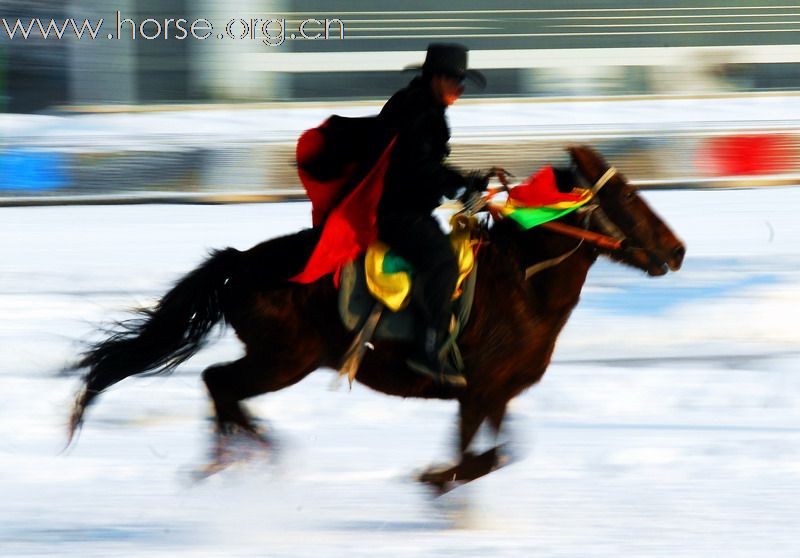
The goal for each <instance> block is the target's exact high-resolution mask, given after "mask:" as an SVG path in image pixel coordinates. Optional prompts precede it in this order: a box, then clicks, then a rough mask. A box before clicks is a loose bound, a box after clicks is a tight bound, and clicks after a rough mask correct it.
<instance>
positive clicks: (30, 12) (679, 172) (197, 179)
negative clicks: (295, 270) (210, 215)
mask: <svg viewBox="0 0 800 558" xmlns="http://www.w3.org/2000/svg"><path fill="white" fill-rule="evenodd" d="M752 4H753V3H752V2H745V1H737V2H724V1H720V0H704V1H699V2H698V1H688V0H658V1H655V2H650V3H647V4H646V5H643V4H641V3H637V2H630V1H627V0H588V1H582V2H563V1H556V0H551V1H542V2H536V3H532V2H526V1H509V0H504V1H493V2H488V1H485V0H484V1H480V0H452V1H451V2H448V3H447V5H446V6H445V5H444V4H435V3H431V2H422V1H416V0H414V1H409V2H403V3H387V2H382V3H380V4H377V5H370V6H368V7H366V8H365V5H364V3H362V2H356V1H334V2H331V1H326V2H323V1H321V0H316V1H315V0H294V1H292V0H233V1H231V2H226V3H225V5H224V7H223V6H222V5H221V4H220V3H218V2H211V1H210V0H200V1H192V2H189V1H188V0H158V1H156V0H118V1H117V2H114V3H109V2H105V1H101V0H75V1H71V2H70V1H65V2H57V1H52V0H39V1H30V0H26V1H16V0H0V17H2V18H3V21H2V22H0V23H2V26H0V109H2V111H3V113H4V114H3V115H2V116H0V134H2V135H1V136H0V137H1V138H2V144H0V200H2V201H3V202H4V203H43V202H44V201H45V200H49V202H54V201H57V197H60V198H61V199H62V201H66V200H72V199H74V198H76V197H77V198H80V199H82V200H83V201H89V200H90V199H103V200H105V201H109V200H111V199H113V198H115V197H117V198H120V199H122V198H124V199H128V198H130V197H131V196H133V197H138V198H140V199H149V198H148V197H150V198H153V197H154V198H155V199H161V198H164V197H174V196H176V195H177V196H178V197H181V196H183V197H188V198H191V199H202V198H210V199H218V198H219V197H220V196H245V197H248V198H250V199H260V198H261V197H267V198H269V197H273V196H278V197H286V196H289V197H301V196H302V190H301V189H300V188H299V184H298V181H297V178H296V175H295V171H294V167H293V155H294V142H295V141H296V138H297V136H298V134H299V133H300V132H301V131H302V130H304V129H306V128H308V127H311V126H314V125H316V124H318V123H319V122H321V121H322V120H324V118H325V117H326V116H327V115H328V114H330V113H333V112H337V113H340V114H352V115H357V114H373V113H375V112H377V111H378V110H379V109H380V106H381V104H382V102H384V101H385V100H386V99H387V98H388V97H389V96H390V95H391V94H392V93H393V92H394V91H396V90H397V89H399V88H401V87H402V86H403V85H404V84H405V83H407V82H408V80H409V79H410V78H411V77H412V74H410V73H409V72H403V71H401V70H402V69H403V68H404V67H405V66H407V65H410V64H415V63H417V64H418V63H421V61H422V60H423V58H424V51H425V48H426V46H427V44H428V43H430V42H432V41H457V42H461V43H463V44H465V45H467V46H468V47H469V48H470V49H471V53H470V57H471V58H470V65H471V66H472V67H475V68H477V69H480V70H481V71H483V72H484V73H485V74H486V76H487V78H488V82H489V85H488V87H487V88H486V89H485V90H483V91H476V90H469V91H468V92H467V95H466V96H465V98H464V99H463V100H462V101H461V102H460V103H459V104H458V105H456V106H455V107H453V108H452V109H451V111H450V119H451V126H452V128H453V148H454V150H453V158H454V162H455V163H456V164H457V165H460V166H463V167H465V168H479V167H486V166H491V165H502V166H505V167H506V168H509V169H510V170H512V171H513V172H515V173H516V174H518V175H521V176H525V175H527V174H529V173H530V172H532V171H533V170H534V169H535V168H536V167H537V166H538V165H540V164H542V163H544V162H551V161H553V160H555V159H559V158H562V157H563V155H562V146H563V145H564V144H565V143H568V142H576V141H582V142H589V143H592V144H594V145H596V146H597V147H598V148H600V149H601V151H602V152H603V153H604V154H606V156H607V157H608V158H609V159H611V160H613V161H614V163H615V164H616V165H617V166H618V167H619V168H621V169H623V170H624V171H625V172H626V173H627V174H628V176H629V178H632V179H633V180H634V181H635V182H638V183H639V184H640V185H642V186H646V187H664V186H667V187H694V186H698V185H700V186H730V185H734V186H740V185H752V184H765V183H768V184H776V183H793V182H796V179H797V175H798V174H800V147H799V146H800V140H799V139H798V138H800V136H799V135H798V130H799V129H800V108H798V106H797V105H798V103H797V100H798V97H797V96H796V94H797V91H798V89H800V8H797V6H792V5H789V4H788V3H787V2H785V1H781V0H773V1H768V2H762V3H759V5H757V6H754V5H752ZM70 18H71V19H70ZM101 18H102V20H103V23H102V26H101V28H100V29H99V30H98V29H97V25H98V22H99V21H100V19H101ZM181 18H182V19H184V20H185V21H186V22H188V23H185V24H184V27H186V28H188V27H189V25H190V24H191V23H192V22H194V21H197V20H205V21H206V22H208V23H210V24H211V26H212V27H213V30H210V31H208V32H207V34H208V35H209V36H208V38H206V39H199V38H196V37H193V36H192V35H191V34H189V35H188V37H185V38H180V35H181V33H180V32H179V30H178V29H177V28H176V24H175V23H174V22H172V23H171V26H170V25H169V24H166V23H165V22H166V20H168V19H172V20H178V19H181ZM51 19H52V20H53V22H54V24H53V25H54V26H53V27H52V28H51V29H50V31H49V33H48V35H49V36H48V38H46V39H45V38H43V37H42V33H41V28H40V27H39V23H41V25H42V26H43V28H44V29H45V30H47V29H48V25H49V24H50V20H51ZM307 19H313V20H315V21H312V22H311V23H310V24H308V25H307V26H306V27H305V28H304V31H307V35H316V34H318V33H322V32H324V31H325V29H327V30H328V31H329V34H328V37H327V38H325V36H324V35H322V36H320V37H318V38H317V39H316V40H311V39H305V38H303V37H302V36H300V33H299V27H300V24H301V22H302V21H304V20H307ZM254 20H261V21H264V20H272V21H271V23H269V25H268V27H267V28H266V29H264V28H263V27H261V25H260V23H261V22H259V21H256V24H255V25H253V23H254ZM231 21H232V22H233V23H232V24H231V26H228V25H227V24H228V22H231ZM84 22H86V23H88V27H85V26H84ZM118 22H122V23H121V24H118ZM73 23H74V24H75V25H74V26H73ZM64 25H66V27H64ZM118 28H119V29H118ZM165 29H166V30H165ZM199 29H200V30H199V31H198V33H197V35H201V36H202V35H204V34H206V32H204V31H203V29H205V24H201V25H200V26H199ZM56 30H57V31H59V32H61V35H62V36H61V38H59V37H58V36H57V35H58V34H57V33H56V32H55V31H56ZM79 30H81V31H83V36H82V37H81V38H77V37H76V34H77V31H79ZM90 31H91V32H95V34H96V37H95V38H92V37H91V34H90ZM265 33H266V37H267V38H269V39H272V41H271V42H272V43H273V44H276V43H280V44H276V46H269V45H267V44H265V42H264V39H265ZM292 34H294V35H295V38H294V39H292V38H291V36H292ZM12 35H13V38H12ZM25 35H27V38H25V37H24V36H25ZM133 35H135V38H133ZM109 36H110V37H111V38H109ZM184 36H185V33H184ZM231 36H235V37H236V38H232V37H231ZM242 37H244V38H242ZM29 198H30V199H29Z"/></svg>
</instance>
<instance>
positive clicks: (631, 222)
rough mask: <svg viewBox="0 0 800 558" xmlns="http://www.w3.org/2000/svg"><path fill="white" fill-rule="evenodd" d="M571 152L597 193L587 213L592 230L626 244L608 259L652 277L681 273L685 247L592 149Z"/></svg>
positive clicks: (633, 189) (586, 179)
mask: <svg viewBox="0 0 800 558" xmlns="http://www.w3.org/2000/svg"><path fill="white" fill-rule="evenodd" d="M568 151H569V153H570V155H571V156H572V160H573V162H574V163H575V165H576V167H577V169H578V171H579V173H580V175H581V177H582V178H583V179H584V180H585V181H586V182H587V183H588V186H589V187H591V188H592V189H593V190H594V192H595V198H594V201H595V202H596V205H595V206H594V209H592V208H591V207H590V208H588V209H587V211H588V212H589V217H588V220H589V228H590V229H592V230H595V231H596V232H601V233H603V234H607V235H610V236H613V237H617V238H619V239H621V240H623V241H624V242H623V248H621V249H619V250H614V251H611V252H609V253H608V254H609V256H610V257H611V258H613V259H615V260H618V261H620V262H623V263H626V264H629V265H631V266H634V267H637V268H639V269H641V270H643V271H646V272H647V273H648V274H649V275H653V276H656V275H664V274H665V273H667V271H669V270H670V269H671V270H672V271H677V270H678V269H680V267H681V264H682V263H683V256H684V254H685V253H686V247H685V246H684V244H683V242H681V241H680V240H679V239H678V238H677V237H676V236H675V234H674V233H673V232H672V231H671V230H670V228H669V227H668V226H667V225H666V223H664V221H662V220H661V218H660V217H659V216H658V215H656V213H655V212H654V211H653V210H652V209H650V206H649V205H647V203H645V201H644V200H643V199H642V198H641V197H639V195H638V194H637V192H636V189H635V188H633V187H632V186H630V185H629V184H628V182H627V180H625V177H624V176H622V175H621V174H620V173H619V172H617V171H616V170H615V169H614V168H613V167H610V166H609V165H608V164H607V163H606V162H605V161H604V160H603V158H602V157H601V156H600V155H599V154H598V153H597V152H595V151H594V150H593V149H592V148H590V147H587V146H578V147H570V148H569V149H568Z"/></svg>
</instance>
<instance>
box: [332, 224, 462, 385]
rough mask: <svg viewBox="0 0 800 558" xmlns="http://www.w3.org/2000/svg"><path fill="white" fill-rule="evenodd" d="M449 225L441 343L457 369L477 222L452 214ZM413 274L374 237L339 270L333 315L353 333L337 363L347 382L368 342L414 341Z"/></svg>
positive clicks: (409, 265) (459, 360) (354, 372)
mask: <svg viewBox="0 0 800 558" xmlns="http://www.w3.org/2000/svg"><path fill="white" fill-rule="evenodd" d="M451 226H452V232H451V233H450V241H451V244H452V246H453V250H454V252H455V253H456V257H457V260H458V268H459V275H458V281H457V283H456V288H455V290H454V292H453V301H454V304H453V320H452V321H451V328H450V338H449V340H448V341H447V343H446V344H445V345H446V349H447V350H448V353H449V354H448V358H449V362H450V365H452V366H455V367H457V368H458V369H461V368H463V363H462V362H461V355H460V351H459V350H458V346H457V344H456V339H457V337H458V335H459V333H460V332H461V331H462V330H463V329H464V326H465V325H466V323H467V321H468V319H469V314H470V310H471V308H472V301H473V298H474V294H475V280H476V277H477V273H476V267H477V260H476V258H475V255H476V249H477V246H478V241H477V240H476V239H475V235H476V231H477V230H478V224H477V220H476V219H475V218H474V217H466V216H463V215H455V216H454V217H453V218H452V219H451ZM413 277H414V270H413V267H412V266H411V264H410V263H408V262H407V261H406V260H404V259H403V258H402V257H400V256H399V255H397V254H395V253H393V252H392V250H391V248H390V247H389V246H388V245H386V244H385V243H383V242H380V241H378V242H374V243H373V244H371V245H370V246H369V247H368V248H367V251H366V253H365V254H363V255H361V256H359V257H358V258H356V259H355V260H353V261H351V262H349V263H348V264H346V265H345V266H344V267H343V268H342V272H341V275H340V286H339V314H340V316H341V319H342V323H343V324H344V325H345V327H346V328H347V329H348V330H350V331H358V332H359V333H358V335H356V338H355V340H354V341H353V344H352V345H351V347H350V349H349V350H348V352H347V354H346V355H345V359H344V362H343V364H342V366H341V367H340V374H342V375H345V374H347V375H348V376H349V377H350V381H351V382H352V380H353V378H354V377H355V374H356V372H357V370H358V365H359V364H360V362H361V358H363V354H364V352H365V350H366V348H367V346H368V344H369V343H370V342H371V340H373V339H390V340H395V341H412V340H413V339H414V335H415V331H416V317H415V312H414V308H413V307H412V306H410V305H409V303H410V301H411V298H412V292H413ZM387 310H388V311H387Z"/></svg>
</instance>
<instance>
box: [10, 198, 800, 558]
mask: <svg viewBox="0 0 800 558" xmlns="http://www.w3.org/2000/svg"><path fill="white" fill-rule="evenodd" d="M646 198H647V199H648V200H649V201H650V202H651V203H652V205H653V206H654V208H655V209H656V210H657V211H658V212H659V213H660V214H661V215H662V216H664V217H665V219H666V220H667V221H668V222H669V223H670V224H671V225H672V227H673V228H674V230H675V231H676V232H677V233H678V234H679V235H680V236H681V237H682V238H683V239H684V240H685V241H686V243H687V246H688V255H687V259H686V263H685V266H684V268H683V270H681V271H680V272H679V273H677V274H672V275H669V276H666V277H663V278H657V279H651V278H647V277H645V276H643V275H641V274H640V273H638V272H636V271H633V270H630V269H627V268H623V267H620V266H617V265H614V264H612V263H610V262H607V261H602V262H600V263H598V264H597V265H596V266H595V268H594V269H593V270H592V272H591V274H590V277H589V280H588V283H587V286H586V288H585V290H584V296H583V299H582V302H581V305H580V306H579V308H578V310H576V312H575V313H574V315H573V317H572V319H571V321H570V323H569V324H568V325H567V328H566V330H565V332H564V334H563V335H562V338H561V341H560V344H559V346H558V349H557V352H556V358H555V362H554V364H553V365H552V367H551V368H550V370H549V372H548V374H547V375H546V376H545V378H544V381H543V382H542V384H541V385H539V386H537V387H535V388H534V389H532V390H530V391H529V392H527V393H526V394H524V395H523V396H522V397H520V398H519V399H518V400H517V401H516V402H515V403H514V405H513V408H512V417H511V419H512V420H511V424H510V431H511V432H510V433H511V434H512V435H513V439H514V440H515V441H516V442H517V449H518V460H517V461H516V462H515V463H514V464H513V465H511V466H509V467H507V468H505V469H502V470H500V471H497V472H496V473H493V474H492V475H490V476H489V477H487V478H485V479H482V480H480V481H477V482H476V483H473V484H472V485H470V486H468V487H466V488H462V489H459V490H457V491H455V492H453V493H451V494H450V495H448V496H446V497H444V498H442V499H440V500H438V501H433V500H431V499H430V498H429V496H428V494H427V493H426V492H425V490H424V489H423V488H422V487H420V486H418V485H416V484H415V483H413V482H412V481H411V480H410V479H411V476H412V474H413V473H414V471H415V470H417V469H418V468H420V467H423V466H425V465H427V464H430V463H432V462H438V461H442V460H446V459H448V458H449V457H450V453H449V452H450V449H451V446H450V442H451V440H452V438H453V428H454V415H455V411H456V406H455V404H454V403H451V402H429V401H416V400H402V399H393V398H389V397H386V396H384V395H380V394H376V393H372V392H370V391H368V390H366V389H364V388H362V387H360V386H356V387H354V389H353V390H352V391H348V390H347V389H346V388H341V389H339V390H332V389H330V387H331V382H332V378H333V376H332V375H331V374H330V373H327V372H321V373H318V374H315V375H312V376H311V377H310V378H308V379H307V380H306V381H304V382H302V383H301V384H299V385H297V386H295V387H293V388H291V389H288V390H286V391H283V392H279V393H276V394H271V395H267V396H263V397H260V398H257V399H255V400H253V401H251V402H250V406H251V409H252V410H253V411H254V412H256V413H257V414H258V415H260V416H262V417H265V418H266V419H268V424H269V425H270V426H272V427H274V429H275V432H276V435H277V437H278V439H279V440H280V442H281V446H282V450H281V452H280V453H279V455H278V460H277V462H275V463H270V464H267V463H252V464H249V465H247V466H244V467H240V468H235V469H232V470H228V471H224V472H222V473H220V474H218V475H217V476H215V477H212V478H210V479H208V480H206V481H204V482H200V483H197V482H193V480H192V474H191V473H192V471H193V470H194V469H195V468H196V467H198V466H200V465H202V464H203V463H204V461H205V460H206V457H207V456H206V451H207V444H208V442H209V435H210V422H209V420H208V417H209V408H208V403H207V401H206V398H205V393H204V390H203V388H202V385H201V382H200V378H199V372H200V371H201V370H202V368H203V367H205V366H207V365H208V364H210V363H212V362H216V361H221V360H226V359H231V358H235V357H236V356H237V355H238V354H239V352H240V348H239V346H238V344H237V343H236V341H235V340H234V339H233V338H232V337H231V335H230V334H228V335H226V336H224V337H223V338H221V339H220V340H219V341H217V342H216V343H214V344H213V345H211V346H210V347H209V348H208V349H206V350H205V351H204V352H202V353H201V354H200V355H198V356H197V357H196V358H194V359H193V360H191V361H189V362H188V363H187V364H186V365H185V366H184V367H182V368H180V369H179V370H178V371H177V373H176V374H174V375H172V376H169V377H150V378H144V379H131V380H127V381H125V382H123V383H122V384H120V385H118V386H116V387H115V388H113V389H112V390H110V391H109V392H108V393H106V394H105V395H104V396H103V397H101V398H100V399H99V401H98V404H97V405H96V406H95V407H94V408H92V410H91V411H90V413H89V416H88V420H87V424H86V427H85V429H84V431H83V433H82V435H81V437H80V439H79V440H78V443H77V445H75V446H73V447H72V448H70V449H69V450H67V451H66V452H64V453H61V451H62V449H63V446H64V443H65V423H66V417H67V413H68V409H69V406H70V404H71V400H72V397H73V393H74V390H75V389H76V388H77V384H78V382H77V379H76V378H74V377H65V376H62V375H59V369H60V368H61V367H62V366H63V365H64V364H65V363H66V362H67V361H68V360H69V359H71V358H73V357H74V356H75V354H76V353H77V351H78V350H79V349H80V345H79V344H78V341H79V340H86V339H89V338H91V337H92V336H93V335H94V333H93V332H94V325H95V324H97V323H98V322H108V321H109V320H111V319H114V318H119V317H121V315H122V313H121V312H122V310H124V309H125V308H127V307H130V306H132V305H134V304H137V303H147V302H149V301H152V300H153V299H155V298H156V297H158V296H159V295H160V294H162V293H163V292H164V290H165V289H166V288H167V287H168V286H169V285H170V284H171V282H172V281H174V280H175V279H177V278H178V277H179V276H181V275H182V274H183V273H185V272H187V271H189V270H190V269H192V268H193V267H194V266H195V265H196V264H197V263H199V261H200V260H202V259H203V258H204V256H205V253H206V251H207V249H210V248H214V247H223V246H226V245H233V246H236V247H239V248H247V247H248V246H250V245H252V244H254V243H256V242H258V241H260V240H262V239H264V238H267V237H271V236H275V235H277V234H280V233H284V232H289V231H292V230H295V229H297V228H300V227H302V226H304V225H305V223H307V221H308V217H307V215H308V212H309V207H308V205H307V204H305V203H287V204H272V205H270V204H266V205H238V206H236V205H229V206H189V205H186V206H176V205H169V206H113V207H69V208H61V207H54V208H5V209H1V210H0V215H2V218H0V247H1V249H0V256H1V257H0V472H1V473H0V496H2V497H0V556H82V557H85V556H98V557H99V556H102V557H107V556H135V557H141V556H147V557H150V556H169V557H176V556H270V557H284V556H285V557H308V556H325V557H328V556H331V557H339V556H341V557H347V558H355V557H361V556H364V557H367V556H369V557H374V556H382V557H398V556H419V557H427V556H453V557H455V556H459V557H460V556H482V557H483V556H492V557H497V556H500V557H511V556H539V557H544V556H559V557H561V556H563V557H584V556H609V557H619V556H636V557H640V556H669V557H674V556H696V557H707V556H725V557H777V556H781V557H784V556H785V557H796V556H800V534H798V530H797V525H798V523H800V372H799V370H798V364H800V320H799V319H798V315H800V281H798V279H800V245H798V239H800V219H798V218H797V213H796V208H797V207H800V188H786V189H769V190H759V191H756V190H739V191H736V190H731V191H685V192H653V193H648V194H647V195H646Z"/></svg>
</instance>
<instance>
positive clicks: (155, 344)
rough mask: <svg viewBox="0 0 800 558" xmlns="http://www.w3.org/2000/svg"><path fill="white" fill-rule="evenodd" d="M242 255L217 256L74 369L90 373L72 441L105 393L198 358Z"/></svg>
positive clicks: (231, 251)
mask: <svg viewBox="0 0 800 558" xmlns="http://www.w3.org/2000/svg"><path fill="white" fill-rule="evenodd" d="M240 254H241V252H239V251H238V250H236V249H235V248H227V249H225V250H220V251H217V252H214V253H212V255H211V257H210V258H209V259H208V260H206V261H205V262H204V263H203V264H202V265H201V266H200V267H198V268H197V269H195V270H194V271H192V272H190V273H189V274H188V275H186V276H185V277H184V278H183V279H181V280H180V281H179V282H178V283H177V284H176V285H175V286H174V287H173V288H172V290H170V291H169V292H168V293H167V294H166V295H164V297H163V298H162V299H161V300H160V301H159V303H158V304H157V305H156V306H155V308H152V309H139V310H138V311H137V312H138V313H139V314H140V315H141V317H140V318H135V319H131V320H126V321H123V322H119V323H118V324H117V326H118V327H117V329H116V331H114V332H113V333H112V334H111V335H110V336H109V337H108V338H107V339H105V340H104V341H100V342H99V343H97V344H95V345H94V346H92V347H91V348H90V349H89V350H88V351H86V352H85V353H84V354H83V355H82V357H81V359H80V361H78V362H77V363H76V364H75V365H74V366H73V369H76V370H77V369H80V368H88V369H89V371H88V372H87V373H86V375H85V376H84V382H85V384H84V387H83V389H82V391H81V392H80V393H79V395H78V398H77V401H76V402H75V406H74V407H73V410H72V417H71V419H70V425H69V435H70V439H71V438H72V436H73V434H74V433H75V430H76V429H77V428H78V427H80V425H81V422H82V419H83V414H84V412H85V410H86V408H87V407H88V406H89V405H90V404H91V402H92V401H93V400H94V398H95V397H97V396H98V395H99V394H100V393H101V392H102V391H103V390H104V389H106V388H108V387H109V386H112V385H114V384H116V383H117V382H119V381H120V380H123V379H125V378H127V377H128V376H133V375H135V374H143V373H145V372H150V373H154V374H156V373H166V372H171V371H172V370H173V369H174V368H175V367H176V366H178V365H179V364H181V363H182V362H183V361H185V360H186V359H188V358H189V357H191V356H192V355H194V354H195V353H196V352H197V351H198V350H199V349H200V348H201V347H202V346H203V341H204V339H205V337H206V335H207V334H208V332H209V331H211V329H212V328H213V327H214V325H215V324H216V323H217V322H219V321H220V320H221V319H222V318H223V310H222V305H221V303H220V295H221V292H222V288H223V287H224V285H225V282H226V280H227V279H228V277H229V276H230V274H231V272H232V271H233V269H234V266H235V263H236V261H237V260H238V259H239V256H240Z"/></svg>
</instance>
